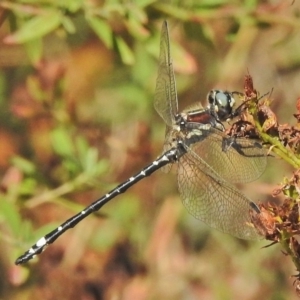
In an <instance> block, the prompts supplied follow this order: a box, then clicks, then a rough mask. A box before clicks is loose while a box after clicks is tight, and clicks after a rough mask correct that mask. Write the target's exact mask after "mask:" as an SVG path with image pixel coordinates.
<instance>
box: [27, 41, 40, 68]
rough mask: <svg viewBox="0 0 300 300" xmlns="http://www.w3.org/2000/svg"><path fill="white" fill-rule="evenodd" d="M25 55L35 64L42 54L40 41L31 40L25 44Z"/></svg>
mask: <svg viewBox="0 0 300 300" xmlns="http://www.w3.org/2000/svg"><path fill="white" fill-rule="evenodd" d="M25 47H26V51H27V55H28V57H29V59H30V61H31V62H32V63H33V64H35V63H37V62H38V61H39V60H40V59H41V57H42V53H43V42H42V39H32V40H30V41H28V42H26V43H25Z"/></svg>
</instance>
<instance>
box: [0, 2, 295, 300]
mask: <svg viewBox="0 0 300 300" xmlns="http://www.w3.org/2000/svg"><path fill="white" fill-rule="evenodd" d="M61 2H63V3H61ZM299 14H300V5H299V1H254V0H248V1H222V0H219V1H213V0H212V1H208V0H206V1H195V0H185V1H151V0H150V1H149V0H148V1H147V0H144V1H142V0H140V1H96V0H95V1H88V0H69V1H58V0H52V1H50V0H49V1H45V0H44V1H42V0H40V1H34V0H18V1H1V2H0V24H1V28H0V37H1V39H0V41H1V47H0V67H1V69H0V172H1V181H0V238H1V247H0V274H1V281H0V298H1V299H18V300H22V299H85V300H86V299H88V300H90V299H124V300H125V299H126V300H127V299H138V300H143V299H166V300H168V299H172V300H173V299H188V300H192V299H204V300H209V299H217V300H218V299H222V300H223V299H225V300H226V299H241V300H252V299H253V300H254V299H274V300H275V299H276V300H279V299H297V295H296V292H295V288H294V287H293V278H292V277H291V275H293V274H295V269H294V268H293V266H292V264H291V262H290V261H289V259H288V258H286V257H285V256H284V255H283V253H282V252H281V249H280V247H279V246H276V245H275V246H272V247H269V248H264V249H262V247H263V246H265V245H267V244H268V243H267V242H266V241H264V242H248V241H243V240H238V239H235V238H233V237H231V236H228V235H225V234H222V233H220V232H217V231H215V230H212V229H210V228H208V227H207V226H206V225H204V224H203V223H201V222H199V221H197V220H196V219H194V218H193V217H192V216H190V215H189V214H188V213H187V212H186V211H185V209H184V207H183V205H182V203H181V201H180V198H179V195H178V192H177V184H176V173H175V172H174V170H173V172H172V173H170V174H167V175H166V174H163V173H161V172H156V173H155V174H153V175H152V176H151V177H149V178H146V179H144V180H143V181H141V182H140V183H138V184H137V185H135V186H134V187H133V188H131V189H129V190H128V191H127V192H126V194H124V195H120V196H119V197H118V198H116V199H114V200H113V201H111V203H109V204H107V205H106V206H105V207H104V208H103V209H102V210H101V212H99V213H98V214H96V215H94V216H90V217H89V218H88V219H86V220H85V221H83V222H82V223H81V224H80V225H78V226H76V228H74V229H73V230H71V231H69V232H67V233H66V234H64V235H63V236H62V237H61V238H59V239H58V240H57V241H56V242H55V243H54V244H53V245H51V246H50V247H49V248H48V249H47V250H46V251H45V252H44V253H43V254H42V255H40V256H39V257H38V258H37V259H35V260H34V261H32V262H30V263H29V264H27V265H25V266H15V265H14V261H15V259H16V258H17V257H18V256H19V255H21V254H22V253H23V252H24V251H25V250H27V249H28V248H30V247H31V246H32V244H33V243H35V242H36V240H37V239H38V238H40V237H41V236H42V235H44V234H45V233H47V232H48V231H50V230H52V229H54V228H55V226H57V225H59V224H60V223H61V222H63V221H64V220H65V219H66V218H68V217H70V216H72V215H73V214H75V213H76V212H78V211H80V210H81V209H83V208H84V207H85V206H86V205H88V204H90V203H91V202H92V201H94V200H95V199H97V198H98V197H100V196H102V195H103V194H105V193H106V192H108V191H109V190H110V189H111V188H113V187H115V186H116V185H117V184H118V183H120V182H122V181H123V180H125V179H127V177H129V176H132V175H133V174H134V173H136V172H138V171H139V170H140V169H141V168H142V167H144V166H145V165H146V164H148V163H150V162H151V161H152V160H153V159H155V158H156V157H157V156H158V155H159V154H160V153H161V151H162V146H163V140H164V126H165V125H164V122H163V121H162V120H161V119H160V118H159V116H158V115H157V113H156V112H155V110H154V108H153V97H154V91H155V80H156V76H157V68H158V53H159V38H160V29H161V25H162V22H163V20H165V19H166V20H168V22H169V28H170V38H171V55H172V58H173V63H174V68H175V73H176V80H177V89H178V96H179V107H180V109H182V108H184V107H185V106H188V105H189V104H191V103H193V102H196V101H201V103H203V105H205V101H206V94H207V93H208V91H209V90H210V89H211V88H220V89H228V90H231V91H243V81H244V76H245V75H246V74H247V72H249V73H250V74H251V75H252V76H253V79H254V84H255V88H256V89H257V90H258V91H259V92H260V93H261V94H265V93H267V92H270V91H271V90H272V89H273V92H272V98H273V99H274V101H273V103H272V105H271V107H272V109H274V110H275V111H276V113H277V115H278V117H279V121H280V123H286V122H290V123H292V124H294V123H296V122H295V119H293V117H292V114H293V113H294V112H296V108H295V105H296V100H297V98H298V97H299V91H300V73H299V68H300V18H299ZM292 171H293V170H291V169H290V168H289V167H288V166H286V164H284V163H283V162H281V161H279V160H278V159H276V158H269V163H268V168H267V171H266V173H265V174H264V175H263V176H262V178H261V179H260V180H258V181H256V182H254V183H250V184H247V185H245V186H242V185H241V186H239V189H240V190H242V191H243V192H244V193H245V194H246V195H247V196H248V197H250V198H251V199H253V200H254V201H257V202H258V201H280V198H276V199H274V198H272V196H271V193H272V190H273V189H275V188H276V187H278V184H280V182H282V180H283V178H284V176H287V177H291V175H292Z"/></svg>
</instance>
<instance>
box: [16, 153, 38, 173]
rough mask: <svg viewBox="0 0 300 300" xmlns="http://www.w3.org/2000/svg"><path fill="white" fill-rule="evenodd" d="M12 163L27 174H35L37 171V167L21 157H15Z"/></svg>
mask: <svg viewBox="0 0 300 300" xmlns="http://www.w3.org/2000/svg"><path fill="white" fill-rule="evenodd" d="M12 163H13V165H14V166H16V167H17V168H18V169H20V170H22V171H23V172H24V173H26V174H33V173H34V172H35V171H36V167H35V165H34V164H33V163H32V162H31V161H29V160H27V159H25V158H23V157H21V156H14V157H13V158H12Z"/></svg>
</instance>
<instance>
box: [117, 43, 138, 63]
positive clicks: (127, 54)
mask: <svg viewBox="0 0 300 300" xmlns="http://www.w3.org/2000/svg"><path fill="white" fill-rule="evenodd" d="M116 42H117V45H118V49H119V52H120V55H121V59H122V61H123V63H124V64H126V65H133V64H134V62H135V58H134V55H133V53H132V51H131V49H130V48H129V47H128V46H127V44H126V43H125V42H124V40H123V39H122V38H121V37H116Z"/></svg>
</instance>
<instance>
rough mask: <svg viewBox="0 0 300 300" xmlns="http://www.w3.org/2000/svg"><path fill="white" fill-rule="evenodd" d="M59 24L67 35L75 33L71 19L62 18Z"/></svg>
mask: <svg viewBox="0 0 300 300" xmlns="http://www.w3.org/2000/svg"><path fill="white" fill-rule="evenodd" d="M61 23H62V25H63V26H64V28H65V29H66V31H67V32H68V33H72V34H73V33H76V28H75V25H74V23H73V21H72V20H71V18H69V17H66V16H64V17H63V18H62V19H61Z"/></svg>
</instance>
